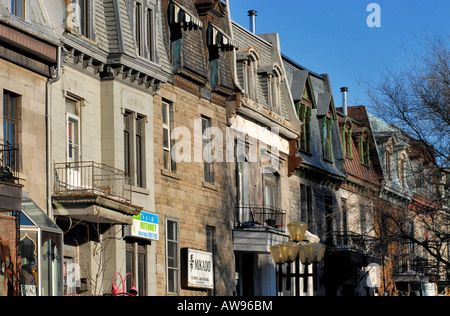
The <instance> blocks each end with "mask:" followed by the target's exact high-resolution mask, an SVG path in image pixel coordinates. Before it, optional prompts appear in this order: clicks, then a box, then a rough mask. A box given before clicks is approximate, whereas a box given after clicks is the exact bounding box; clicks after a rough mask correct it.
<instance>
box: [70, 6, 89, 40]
mask: <svg viewBox="0 0 450 316" xmlns="http://www.w3.org/2000/svg"><path fill="white" fill-rule="evenodd" d="M91 6H92V4H91V1H89V0H72V1H71V3H70V4H69V5H68V7H67V25H66V28H67V30H68V31H69V32H71V33H76V34H79V35H82V36H84V37H86V38H88V39H93V38H94V32H93V29H92V28H93V26H92V24H91V21H93V17H92V14H91Z"/></svg>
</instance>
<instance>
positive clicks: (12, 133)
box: [3, 91, 20, 147]
mask: <svg viewBox="0 0 450 316" xmlns="http://www.w3.org/2000/svg"><path fill="white" fill-rule="evenodd" d="M19 105H20V96H19V95H18V94H15V93H12V92H9V91H4V92H3V143H4V145H6V146H11V147H16V146H17V145H18V143H19Z"/></svg>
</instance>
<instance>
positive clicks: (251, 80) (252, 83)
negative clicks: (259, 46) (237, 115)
mask: <svg viewBox="0 0 450 316" xmlns="http://www.w3.org/2000/svg"><path fill="white" fill-rule="evenodd" d="M242 65H243V68H244V69H243V75H244V90H245V94H246V96H247V98H249V99H250V100H253V101H255V102H258V93H257V80H258V67H259V55H258V53H257V52H256V50H255V49H253V48H251V49H250V50H249V51H248V55H247V59H246V60H244V62H243V63H242Z"/></svg>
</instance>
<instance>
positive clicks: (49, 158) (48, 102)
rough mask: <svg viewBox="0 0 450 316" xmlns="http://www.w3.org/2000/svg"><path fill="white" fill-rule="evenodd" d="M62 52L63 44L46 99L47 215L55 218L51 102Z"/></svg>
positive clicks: (59, 76)
mask: <svg viewBox="0 0 450 316" xmlns="http://www.w3.org/2000/svg"><path fill="white" fill-rule="evenodd" d="M61 52H62V46H59V47H58V56H57V63H58V64H57V69H56V75H55V76H53V75H52V78H50V79H48V80H47V83H46V87H45V90H46V99H45V126H46V130H45V145H46V163H47V166H46V176H47V181H46V183H47V192H46V194H47V215H48V217H50V218H51V219H53V207H52V170H53V168H52V148H51V147H52V142H51V136H52V134H51V130H52V127H51V103H52V101H51V100H52V98H51V96H52V94H51V85H52V84H53V83H55V82H57V81H58V80H59V79H60V78H61Z"/></svg>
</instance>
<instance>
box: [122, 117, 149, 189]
mask: <svg viewBox="0 0 450 316" xmlns="http://www.w3.org/2000/svg"><path fill="white" fill-rule="evenodd" d="M146 119H147V118H146V117H145V116H143V115H141V114H138V113H134V112H132V111H128V110H125V113H124V116H123V126H124V127H123V146H124V147H123V152H124V168H123V169H124V172H125V173H126V174H128V175H129V176H130V181H131V184H132V185H135V186H138V187H141V188H144V187H145V186H146V183H145V170H146V169H145V121H146Z"/></svg>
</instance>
